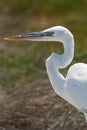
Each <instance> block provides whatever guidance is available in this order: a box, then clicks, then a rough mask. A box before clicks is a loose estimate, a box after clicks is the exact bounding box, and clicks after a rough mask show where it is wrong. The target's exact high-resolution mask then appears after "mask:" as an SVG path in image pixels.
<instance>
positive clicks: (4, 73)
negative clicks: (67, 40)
mask: <svg viewBox="0 0 87 130" xmlns="http://www.w3.org/2000/svg"><path fill="white" fill-rule="evenodd" d="M86 7H87V1H86V0H77V1H76V0H71V1H70V0H67V1H65V0H37V1H35V0H21V1H18V0H9V1H8V0H1V1H0V15H1V16H0V35H1V37H3V36H10V35H15V34H20V33H27V32H31V31H39V30H43V29H46V28H49V27H52V26H55V25H61V26H65V27H67V28H68V29H69V30H71V32H72V33H73V34H74V38H75V58H74V60H73V62H72V63H75V62H87V58H86V57H87V45H86V44H87V36H86V34H87V11H86V10H87V9H86ZM31 43H32V44H31ZM1 46H2V43H1ZM12 49H13V50H14V51H12ZM53 51H55V52H58V53H63V47H62V45H61V44H60V43H59V44H57V43H52V44H50V42H48V43H46V42H45V43H43V42H41V43H36V42H27V41H25V42H8V44H7V43H6V42H4V44H3V47H1V48H0V69H1V70H0V71H1V72H0V73H1V76H0V78H1V86H7V84H11V83H13V84H15V82H21V81H20V80H21V79H22V78H25V79H26V78H28V80H30V79H32V80H36V78H40V77H41V76H43V75H44V76H46V75H45V74H46V69H45V60H46V58H47V57H48V56H49V55H50V54H51V53H52V52H53ZM66 70H67V69H65V70H64V71H63V73H65V72H66ZM29 78H30V79H29ZM32 80H31V81H32Z"/></svg>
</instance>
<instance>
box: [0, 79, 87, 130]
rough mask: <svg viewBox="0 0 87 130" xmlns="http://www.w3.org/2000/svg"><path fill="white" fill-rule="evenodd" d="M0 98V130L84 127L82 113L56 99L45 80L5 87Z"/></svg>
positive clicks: (54, 129)
mask: <svg viewBox="0 0 87 130" xmlns="http://www.w3.org/2000/svg"><path fill="white" fill-rule="evenodd" d="M3 95H4V99H3ZM1 98H2V101H1V103H0V130H67V129H69V130H77V129H78V130H86V129H87V128H86V123H85V120H84V117H83V115H82V114H81V113H80V112H78V111H76V109H74V108H73V107H71V106H70V105H69V104H68V103H67V102H65V101H64V100H62V99H61V98H59V97H58V96H57V95H56V94H55V93H54V91H53V90H52V89H51V86H50V84H49V81H48V80H42V79H39V80H38V81H36V82H34V83H31V84H26V85H25V86H24V87H23V86H22V85H21V86H20V87H19V88H9V89H8V90H4V91H2V92H1ZM3 100H4V101H3Z"/></svg>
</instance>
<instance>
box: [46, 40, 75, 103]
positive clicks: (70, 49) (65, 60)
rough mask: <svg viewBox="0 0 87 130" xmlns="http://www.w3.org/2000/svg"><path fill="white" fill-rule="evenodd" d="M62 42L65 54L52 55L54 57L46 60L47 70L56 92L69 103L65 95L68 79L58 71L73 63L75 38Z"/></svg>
mask: <svg viewBox="0 0 87 130" xmlns="http://www.w3.org/2000/svg"><path fill="white" fill-rule="evenodd" d="M61 42H62V43H63V45H64V53H63V54H62V55H58V54H56V53H52V55H51V56H49V57H48V59H47V60H46V68H47V73H48V76H49V79H50V82H51V84H52V86H53V88H54V90H55V92H56V93H57V94H58V95H59V96H61V97H62V98H64V99H65V100H67V101H68V99H67V96H66V93H65V88H66V82H65V81H66V79H65V78H64V77H63V75H62V74H61V73H60V72H59V70H58V69H59V68H64V67H66V66H67V65H69V64H70V62H71V61H72V59H73V56H74V39H73V37H69V38H68V39H64V40H63V41H61Z"/></svg>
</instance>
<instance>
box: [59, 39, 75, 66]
mask: <svg viewBox="0 0 87 130" xmlns="http://www.w3.org/2000/svg"><path fill="white" fill-rule="evenodd" d="M63 46H64V53H63V55H61V61H62V63H61V66H60V68H65V67H66V66H68V65H69V64H70V63H71V61H72V60H73V57H74V39H73V38H72V37H70V39H65V40H64V42H63Z"/></svg>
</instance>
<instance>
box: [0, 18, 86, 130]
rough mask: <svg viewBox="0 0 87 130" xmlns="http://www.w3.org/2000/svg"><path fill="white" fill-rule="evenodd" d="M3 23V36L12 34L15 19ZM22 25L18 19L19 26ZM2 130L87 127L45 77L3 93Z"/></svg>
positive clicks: (80, 129) (0, 107) (0, 106)
mask: <svg viewBox="0 0 87 130" xmlns="http://www.w3.org/2000/svg"><path fill="white" fill-rule="evenodd" d="M1 17H3V16H1ZM3 20H4V23H3ZM3 20H2V18H0V22H1V23H2V25H0V33H1V32H2V35H3V34H5V32H9V33H11V29H10V30H9V25H10V23H11V22H10V20H11V18H10V20H9V17H6V16H5V18H4V17H3ZM19 23H20V20H19V19H16V26H17V25H18V24H19ZM14 25H15V21H14V22H13V24H12V27H13V26H14ZM4 28H6V29H7V30H6V29H4ZM22 29H23V28H22ZM3 30H5V31H3ZM14 32H15V29H14ZM6 35H7V34H6ZM0 47H2V48H3V47H4V46H3V45H0ZM0 130H87V125H86V123H85V120H84V116H83V114H81V113H80V112H79V111H77V110H76V109H75V108H73V107H72V106H71V105H69V104H68V103H67V102H65V101H64V100H63V99H61V98H60V97H58V96H57V95H56V94H55V92H54V91H53V89H52V87H51V85H50V82H49V80H48V78H47V79H46V78H43V77H42V78H41V79H40V78H39V79H38V80H37V81H33V82H28V81H26V80H25V81H24V82H20V84H19V85H17V87H13V86H11V85H10V86H9V87H8V88H7V87H6V88H3V89H1V90H0Z"/></svg>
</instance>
